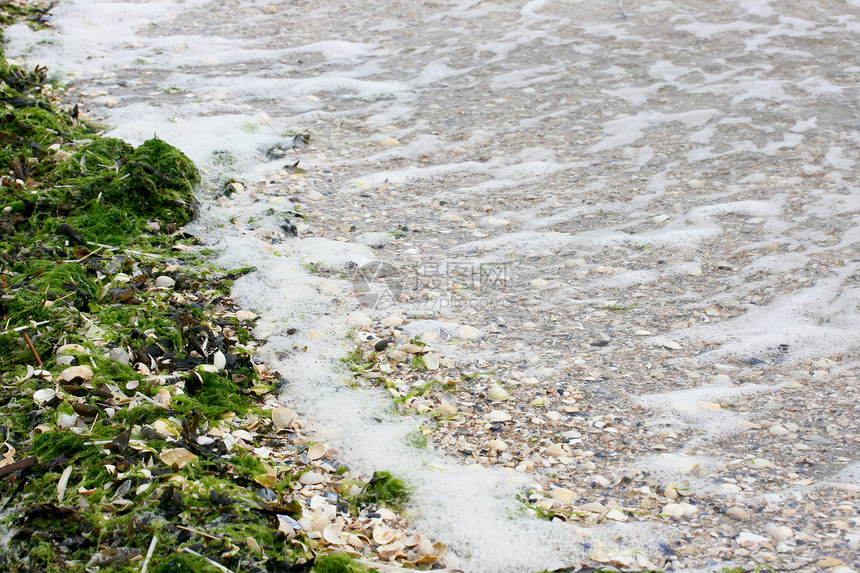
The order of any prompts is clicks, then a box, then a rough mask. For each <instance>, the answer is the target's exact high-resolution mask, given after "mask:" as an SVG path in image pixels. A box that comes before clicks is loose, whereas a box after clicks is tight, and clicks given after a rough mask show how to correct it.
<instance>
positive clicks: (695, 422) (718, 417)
mask: <svg viewBox="0 0 860 573" xmlns="http://www.w3.org/2000/svg"><path fill="white" fill-rule="evenodd" d="M779 387H780V386H779V385H778V384H774V385H768V384H745V385H743V386H734V387H727V386H723V385H719V384H704V385H702V386H699V387H696V388H688V389H685V390H675V391H672V392H664V393H659V394H646V395H643V396H639V397H638V398H637V402H638V403H639V404H640V405H641V406H642V407H644V408H648V409H649V410H652V411H653V412H654V415H653V417H652V418H651V421H650V422H649V425H651V426H652V427H658V428H660V427H663V426H669V427H670V428H673V429H675V430H676V431H677V432H678V433H679V434H681V433H683V434H684V435H688V436H689V437H688V439H687V440H686V446H685V447H687V448H691V447H695V446H697V445H698V444H702V443H711V442H713V441H715V440H720V439H725V438H727V437H729V436H731V435H733V434H737V433H739V432H742V431H745V430H746V429H747V428H746V426H744V425H743V423H744V422H745V421H746V418H745V417H744V416H742V415H739V414H735V413H733V412H731V411H727V410H726V409H724V408H719V407H715V406H714V405H715V404H720V403H729V404H731V403H734V402H736V401H738V400H743V399H745V398H747V397H749V396H754V395H757V394H762V393H768V392H774V391H776V390H777V389H778V388H779ZM691 429H694V430H696V432H691V431H690V430H691Z"/></svg>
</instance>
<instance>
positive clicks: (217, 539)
mask: <svg viewBox="0 0 860 573" xmlns="http://www.w3.org/2000/svg"><path fill="white" fill-rule="evenodd" d="M176 527H177V529H184V530H185V531H190V532H191V533H196V534H197V535H200V536H202V537H206V538H209V539H211V540H213V541H221V538H220V537H215V536H214V535H209V534H208V533H203V532H202V531H197V530H196V529H191V528H190V527H184V526H182V525H177V526H176Z"/></svg>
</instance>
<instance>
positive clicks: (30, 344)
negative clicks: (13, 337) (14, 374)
mask: <svg viewBox="0 0 860 573" xmlns="http://www.w3.org/2000/svg"><path fill="white" fill-rule="evenodd" d="M21 336H23V337H24V340H26V341H27V346H29V347H30V352H32V353H33V356H35V357H36V362H38V363H39V368H42V369H44V368H45V365H44V364H42V359H41V358H39V353H38V352H36V347H35V346H33V341H32V340H30V337H29V336H27V333H26V332H24V331H23V330H22V331H21Z"/></svg>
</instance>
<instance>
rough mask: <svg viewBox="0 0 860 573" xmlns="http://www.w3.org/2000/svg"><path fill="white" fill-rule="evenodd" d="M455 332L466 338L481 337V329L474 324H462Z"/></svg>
mask: <svg viewBox="0 0 860 573" xmlns="http://www.w3.org/2000/svg"><path fill="white" fill-rule="evenodd" d="M457 334H459V335H460V338H465V339H466V340H473V339H475V338H480V337H481V331H480V330H478V329H477V328H475V327H474V326H469V325H468V324H464V325H462V326H461V327H460V328H459V329H458V330H457Z"/></svg>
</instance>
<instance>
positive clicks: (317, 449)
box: [308, 444, 328, 460]
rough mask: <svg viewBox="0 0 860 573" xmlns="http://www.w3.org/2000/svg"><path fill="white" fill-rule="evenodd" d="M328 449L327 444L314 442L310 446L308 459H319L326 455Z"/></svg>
mask: <svg viewBox="0 0 860 573" xmlns="http://www.w3.org/2000/svg"><path fill="white" fill-rule="evenodd" d="M327 451H328V446H327V445H326V444H314V445H313V446H311V447H310V448H308V459H309V460H318V459H320V458H322V457H323V456H325V454H326V452H327Z"/></svg>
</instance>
